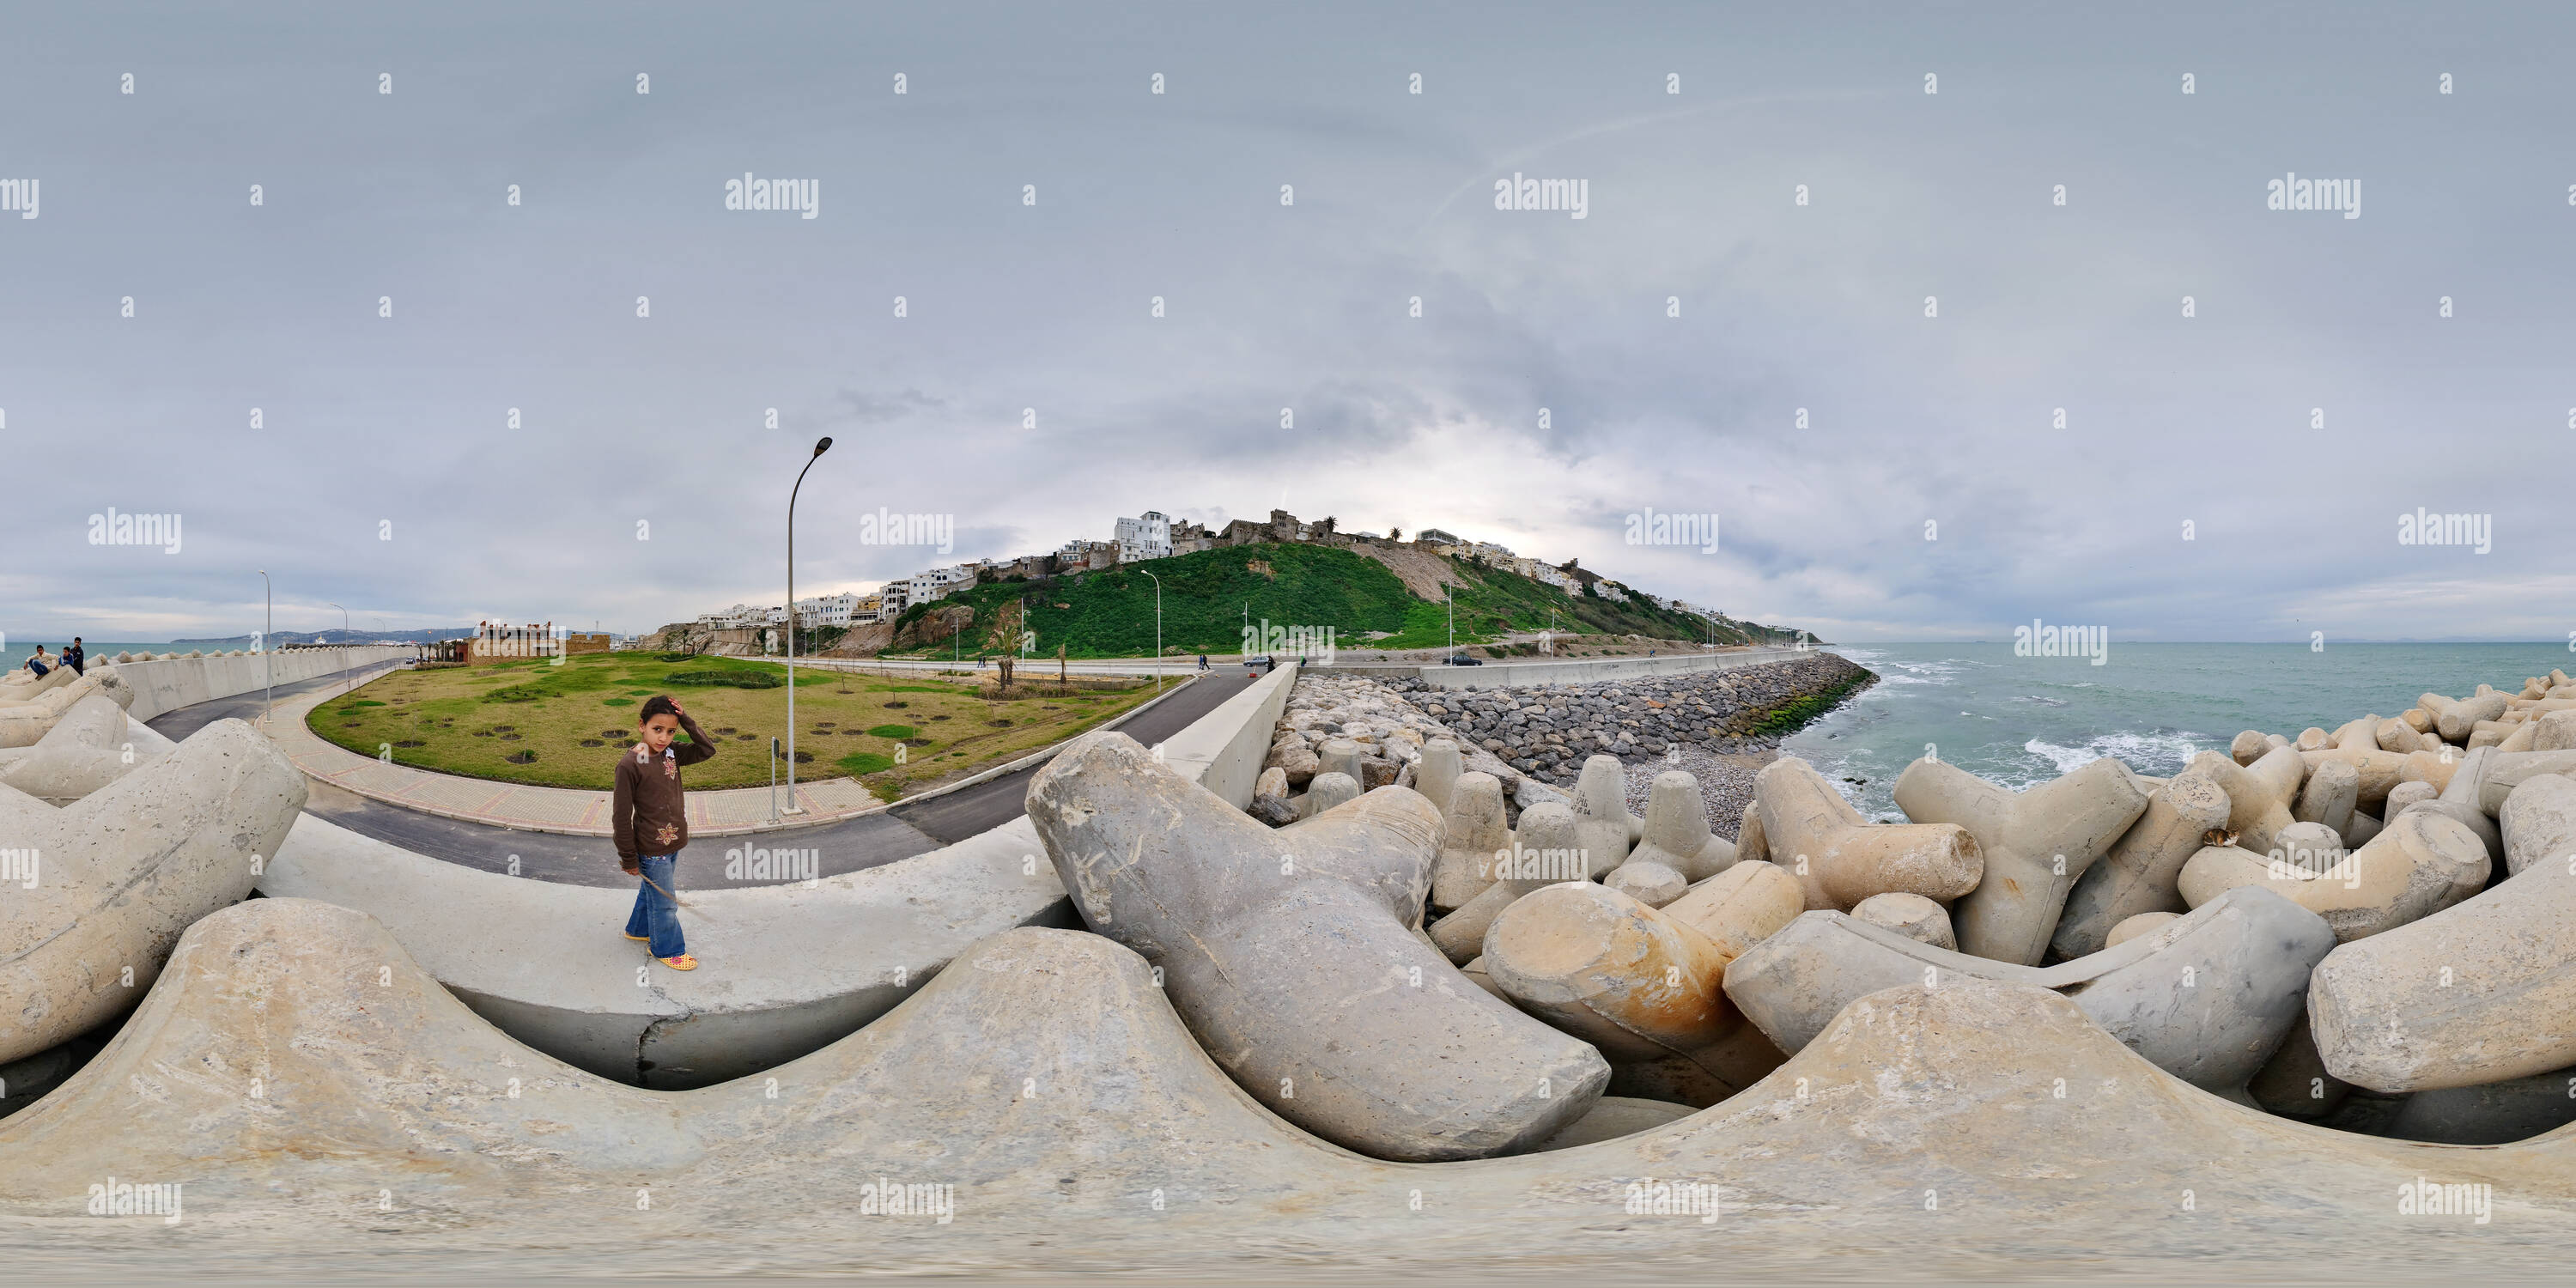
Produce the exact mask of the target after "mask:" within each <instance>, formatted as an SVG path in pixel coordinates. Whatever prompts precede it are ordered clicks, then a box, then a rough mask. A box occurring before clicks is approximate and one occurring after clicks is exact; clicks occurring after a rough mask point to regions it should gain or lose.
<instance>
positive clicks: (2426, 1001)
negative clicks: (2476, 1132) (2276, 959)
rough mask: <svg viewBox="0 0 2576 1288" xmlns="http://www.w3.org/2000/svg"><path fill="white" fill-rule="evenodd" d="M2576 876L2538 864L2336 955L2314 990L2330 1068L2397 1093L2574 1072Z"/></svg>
mask: <svg viewBox="0 0 2576 1288" xmlns="http://www.w3.org/2000/svg"><path fill="white" fill-rule="evenodd" d="M2406 817H2408V818H2417V817H2422V816H2421V815H2412V814H2410V815H2407V816H2406ZM2449 821H2450V820H2447V819H2444V820H2442V822H2444V823H2448V822H2449ZM2571 868H2576V861H2570V862H2565V863H2560V862H2551V863H2539V864H2534V865H2532V866H2531V867H2529V868H2526V869H2524V870H2523V872H2522V873H2521V875H2519V876H2514V877H2510V878H2508V879H2506V880H2505V881H2503V882H2502V883H2500V884H2498V885H2496V886H2495V887H2494V888H2493V889H2490V890H2488V891H2487V892H2485V893H2484V894H2480V895H2477V896H2475V897H2473V898H2470V899H2467V900H2465V901H2463V902H2461V903H2459V904H2457V905H2455V906H2453V907H2450V908H2446V909H2443V910H2442V911H2440V912H2436V913H2434V914H2432V915H2431V916H2428V917H2425V918H2423V919H2422V920H2420V921H2415V922H2411V923H2409V924H2406V925H2402V926H2398V927H2396V928H2395V929H2392V930H2389V931H2386V932H2385V933H2382V934H2377V935H2373V936H2371V937H2369V938H2367V939H2360V940H2355V941H2354V942H2352V943H2348V944H2345V945H2343V946H2342V947H2340V948H2337V949H2335V950H2334V952H2333V953H2332V954H2330V955H2328V956H2327V958H2326V959H2325V960H2324V961H2323V962H2321V963H2319V964H2318V966H2317V972H2316V976H2315V978H2314V979H2313V980H2311V981H2310V984H2309V989H2308V1014H2309V1021H2310V1024H2311V1026H2312V1027H2313V1028H2314V1029H2315V1031H2316V1037H2317V1051H2318V1053H2319V1054H2320V1055H2322V1056H2323V1057H2324V1059H2325V1064H2326V1068H2328V1069H2329V1070H2332V1071H2333V1073H2334V1075H2335V1076H2336V1077H2338V1078H2341V1079H2343V1080H2344V1081H2346V1082H2350V1083H2352V1084H2354V1085H2356V1086H2361V1087H2368V1088H2370V1089H2371V1090H2373V1091H2380V1092H2388V1093H2396V1092H2404V1091H2424V1090H2433V1089H2440V1088H2446V1087H2474V1086H2480V1085H2483V1084H2486V1083H2491V1082H2505V1081H2508V1080H2511V1079H2514V1078H2524V1077H2529V1076H2531V1075H2533V1074H2537V1073H2546V1072H2548V1071H2550V1070H2553V1069H2563V1068H2566V1067H2568V1066H2570V1065H2576V871H2571V870H2570V869H2571Z"/></svg>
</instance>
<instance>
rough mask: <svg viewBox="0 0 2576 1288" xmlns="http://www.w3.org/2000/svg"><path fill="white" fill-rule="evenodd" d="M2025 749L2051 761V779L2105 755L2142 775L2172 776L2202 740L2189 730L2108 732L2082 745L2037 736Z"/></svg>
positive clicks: (2023, 746) (2190, 756) (2197, 751)
mask: <svg viewBox="0 0 2576 1288" xmlns="http://www.w3.org/2000/svg"><path fill="white" fill-rule="evenodd" d="M2021 749H2022V750H2023V751H2026V752H2029V753H2030V754H2031V755H2034V756H2037V757H2039V758H2041V759H2043V760H2045V761H2047V762H2048V763H2049V765H2050V767H2051V769H2052V770H2053V772H2051V773H2050V774H2048V775H2047V777H2050V778H2054V777H2057V776H2058V775H2061V774H2070V773H2073V772H2074V771H2076V770H2078V769H2082V768H2083V767H2084V766H2086V765H2089V764H2092V763H2093V762H2094V761H2097V760H2100V759H2101V758H2103V757H2104V756H2111V757H2115V758H2117V759H2118V760H2120V761H2121V762H2122V763H2124V764H2126V765H2127V766H2128V767H2129V768H2131V769H2134V770H2136V771H2138V772H2139V773H2142V774H2148V775H2152V776H2156V777H2168V776H2171V775H2172V774H2174V773H2176V772H2179V771H2180V770H2181V769H2182V767H2183V766H2184V765H2186V764H2188V763H2190V761H2191V758H2192V757H2193V756H2194V755H2196V754H2198V753H2199V751H2200V750H2201V748H2200V743H2199V740H2197V739H2195V738H2194V737H2193V736H2192V735H2190V734H2187V733H2106V734H2101V735H2098V736H2096V737H2093V738H2089V739H2086V740H2085V742H2084V745H2083V746H2081V747H2067V746H2062V745H2060V744H2057V743H2053V742H2046V741H2043V740H2041V739H2038V738H2033V739H2031V740H2030V741H2028V742H2026V743H2023V744H2022V747H2021ZM2032 781H2034V782H2038V781H2044V780H2043V779H2033V780H2032ZM2026 785H2027V784H2021V785H2020V786H2026Z"/></svg>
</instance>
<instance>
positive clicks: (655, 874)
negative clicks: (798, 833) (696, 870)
mask: <svg viewBox="0 0 2576 1288" xmlns="http://www.w3.org/2000/svg"><path fill="white" fill-rule="evenodd" d="M638 866H640V867H642V868H643V869H644V880H643V881H641V882H639V883H637V886H636V890H635V911H634V913H633V914H632V915H630V916H628V917H627V918H626V933H627V934H630V935H644V936H646V937H648V938H649V939H651V941H652V943H651V945H650V946H651V948H652V951H653V955H654V956H656V957H678V956H680V955H681V954H683V953H686V952H688V951H689V945H688V942H687V941H686V940H683V939H681V938H680V905H678V904H676V903H673V902H672V901H671V896H670V895H668V894H665V893H663V891H668V890H677V889H679V887H678V886H677V885H674V884H672V875H671V874H672V871H673V870H674V869H676V868H678V867H679V866H680V856H679V855H676V854H662V855H651V854H648V855H645V856H644V857H643V858H642V859H640V860H638ZM656 885H659V886H661V887H662V889H660V890H656V889H654V888H653V887H654V886H656Z"/></svg>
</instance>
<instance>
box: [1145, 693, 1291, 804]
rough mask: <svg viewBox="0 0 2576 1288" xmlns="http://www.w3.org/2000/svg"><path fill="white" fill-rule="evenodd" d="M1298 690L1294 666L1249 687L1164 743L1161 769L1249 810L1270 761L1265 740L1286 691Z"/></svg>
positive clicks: (1275, 724)
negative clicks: (1255, 787) (1264, 764)
mask: <svg viewBox="0 0 2576 1288" xmlns="http://www.w3.org/2000/svg"><path fill="white" fill-rule="evenodd" d="M1296 684H1297V664H1296V663H1294V662H1282V663H1280V664H1279V669H1278V670H1276V671H1273V672H1271V673H1270V674H1268V675H1265V676H1263V677H1261V678H1260V679H1258V680H1255V681H1253V682H1252V684H1251V685H1250V687H1248V688H1246V689H1245V690H1244V691H1243V692H1241V693H1238V694H1236V695H1234V696H1233V697H1231V698H1227V699H1226V700H1225V705H1223V706H1220V707H1218V708H1217V709H1216V710H1214V711H1211V712H1209V713H1207V714H1206V715H1203V716H1200V717H1199V718H1198V719H1197V720H1195V721H1192V722H1191V724H1190V727H1189V728H1187V729H1183V730H1182V731H1180V732H1179V733H1176V734H1173V735H1172V736H1171V737H1169V738H1166V739H1164V740H1163V763H1164V764H1166V765H1169V766H1171V767H1172V768H1174V769H1177V770H1179V771H1180V772H1181V773H1182V774H1184V775H1186V776H1188V777H1190V778H1194V779H1196V780H1197V781H1198V784H1199V786H1201V787H1205V788H1207V789H1208V790H1209V791H1212V792H1215V793H1216V794H1217V795H1219V796H1222V797H1224V798H1225V799H1226V803H1227V804H1230V805H1232V806H1234V807H1235V808H1236V809H1244V808H1247V807H1249V806H1250V805H1251V804H1252V788H1253V785H1254V784H1255V783H1257V782H1259V781H1260V778H1261V766H1262V762H1263V761H1265V760H1267V759H1268V758H1269V756H1270V735H1271V731H1272V730H1273V729H1276V728H1277V727H1278V725H1279V713H1280V712H1281V711H1283V710H1286V709H1287V706H1288V691H1289V690H1290V689H1292V688H1294V687H1296Z"/></svg>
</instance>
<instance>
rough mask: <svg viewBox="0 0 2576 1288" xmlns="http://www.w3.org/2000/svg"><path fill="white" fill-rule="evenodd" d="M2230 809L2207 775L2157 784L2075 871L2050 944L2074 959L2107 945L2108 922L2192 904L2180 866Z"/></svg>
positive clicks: (2266, 747)
mask: <svg viewBox="0 0 2576 1288" xmlns="http://www.w3.org/2000/svg"><path fill="white" fill-rule="evenodd" d="M2240 737H2241V735H2240ZM2264 750H2265V751H2268V750H2270V745H2269V744H2264ZM2260 754H2261V753H2259V752H2258V753H2257V757H2258V758H2259V757H2260ZM2229 809H2230V805H2229V802H2228V799H2227V793H2226V792H2224V791H2221V790H2220V789H2219V786H2218V784H2217V783H2216V782H2214V781H2212V780H2211V779H2210V777H2209V776H2208V775H2207V774H2194V773H2183V774H2178V775H2176V776H2175V777H2174V779H2173V781H2171V782H2169V783H2166V784H2165V785H2164V786H2162V787H2159V788H2157V789H2156V791H2155V793H2154V794H2153V795H2152V796H2149V797H2148V798H2147V808H2146V812H2145V813H2143V814H2140V815H2139V816H2138V821H2137V822H2135V823H2133V824H2130V826H2129V830H2128V831H2127V832H2125V833H2122V834H2121V836H2120V839H2119V841H2118V842H2117V843H2116V844H2114V845H2112V847H2111V852H2110V853H2109V854H2107V855H2104V856H2103V857H2102V861H2101V862H2099V863H2096V864H2094V865H2093V866H2092V867H2090V868H2087V869H2085V871H2084V875H2083V876H2081V877H2078V878H2076V881H2075V889H2074V890H2073V891H2071V892H2069V893H2068V894H2067V896H2066V909H2065V911H2064V912H2062V913H2060V914H2059V915H2058V920H2057V931H2056V934H2055V935H2054V936H2053V937H2052V938H2051V939H2050V941H2049V946H2050V947H2051V948H2053V949H2055V950H2056V952H2057V955H2058V956H2059V957H2062V958H2066V959H2068V960H2072V959H2074V958H2077V957H2083V956H2086V955H2088V954H2091V953H2098V952H2100V951H2102V950H2103V949H2104V948H2106V947H2109V946H2110V945H2109V935H2110V933H2111V931H2112V929H2113V928H2114V927H2116V926H2118V925H2119V924H2120V923H2121V922H2124V921H2127V920H2128V919H2130V918H2132V917H2136V916H2140V915H2143V914H2145V913H2150V912H2172V913H2181V912H2187V911H2189V910H2190V906H2191V905H2189V904H2186V903H2184V902H2183V899H2182V892H2181V891H2180V890H2179V889H2177V888H2176V882H2177V881H2179V880H2180V879H2181V876H2182V865H2183V864H2185V863H2188V862H2190V861H2191V856H2193V855H2195V854H2198V853H2200V847H2201V846H2203V845H2205V844H2207V843H2208V835H2209V833H2210V832H2211V831H2213V830H2217V829H2223V828H2225V827H2226V826H2227V815H2228V811H2229Z"/></svg>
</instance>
